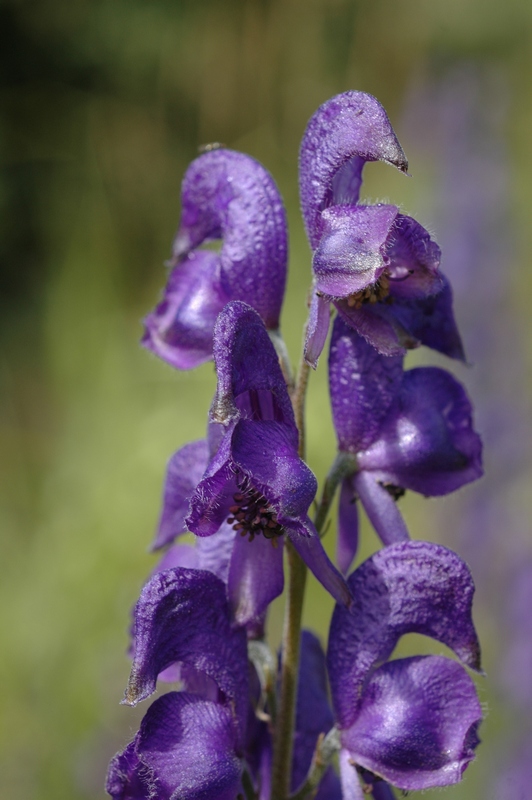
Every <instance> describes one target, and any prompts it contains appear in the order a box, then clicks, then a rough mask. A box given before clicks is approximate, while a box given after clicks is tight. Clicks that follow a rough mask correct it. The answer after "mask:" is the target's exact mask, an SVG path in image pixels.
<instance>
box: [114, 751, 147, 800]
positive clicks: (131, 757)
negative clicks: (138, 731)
mask: <svg viewBox="0 0 532 800" xmlns="http://www.w3.org/2000/svg"><path fill="white" fill-rule="evenodd" d="M153 782H154V778H153V775H152V773H151V772H150V770H149V769H146V767H145V766H144V765H142V764H141V763H140V761H139V758H138V756H137V754H136V752H135V742H130V744H128V746H127V747H126V749H125V750H124V751H123V752H122V753H117V754H116V756H115V757H114V758H113V760H112V761H111V763H110V764H109V770H108V772H107V781H106V785H105V790H106V792H107V794H110V795H111V797H112V798H113V800H149V798H150V796H151V788H152V787H153Z"/></svg>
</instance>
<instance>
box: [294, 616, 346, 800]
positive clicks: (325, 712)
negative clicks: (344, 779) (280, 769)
mask: <svg viewBox="0 0 532 800" xmlns="http://www.w3.org/2000/svg"><path fill="white" fill-rule="evenodd" d="M333 725H334V716H333V713H332V710H331V707H330V704H329V696H328V689H327V670H326V665H325V653H324V652H323V650H322V647H321V644H320V642H319V640H318V638H317V637H316V636H315V635H314V634H313V633H311V632H310V631H305V630H304V631H302V633H301V655H300V662H299V678H298V683H297V706H296V725H295V733H294V754H293V759H292V782H291V788H292V791H296V789H298V788H299V786H300V785H301V784H302V783H303V781H304V780H305V778H306V776H307V773H308V770H309V767H310V764H311V761H312V756H313V754H314V750H315V748H316V743H317V741H318V737H319V735H320V734H325V733H328V732H329V731H330V730H331V728H332V727H333ZM341 797H342V793H341V790H340V782H339V780H338V777H337V775H336V773H335V772H334V770H333V769H332V768H331V767H329V769H328V770H327V771H326V773H325V775H324V776H323V778H322V780H321V783H320V788H319V790H318V793H317V794H316V800H341Z"/></svg>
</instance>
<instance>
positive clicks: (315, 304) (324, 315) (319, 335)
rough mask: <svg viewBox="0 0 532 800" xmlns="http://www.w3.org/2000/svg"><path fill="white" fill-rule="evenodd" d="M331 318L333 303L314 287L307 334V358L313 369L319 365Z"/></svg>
mask: <svg viewBox="0 0 532 800" xmlns="http://www.w3.org/2000/svg"><path fill="white" fill-rule="evenodd" d="M330 319H331V304H330V302H329V300H327V299H326V298H325V297H322V296H321V295H319V294H318V293H317V291H316V287H315V286H313V288H312V299H311V302H310V310H309V318H308V323H307V331H306V335H305V360H306V362H307V363H308V364H310V366H311V367H312V368H313V369H316V367H317V366H318V358H319V357H320V355H321V351H322V350H323V348H324V347H325V340H326V339H327V334H328V332H329V322H330Z"/></svg>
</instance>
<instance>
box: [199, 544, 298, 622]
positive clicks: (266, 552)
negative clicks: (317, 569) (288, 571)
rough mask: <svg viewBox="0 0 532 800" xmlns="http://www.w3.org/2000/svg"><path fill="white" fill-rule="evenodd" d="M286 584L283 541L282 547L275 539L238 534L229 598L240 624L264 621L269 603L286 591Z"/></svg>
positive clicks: (233, 557)
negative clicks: (251, 538) (246, 536)
mask: <svg viewBox="0 0 532 800" xmlns="http://www.w3.org/2000/svg"><path fill="white" fill-rule="evenodd" d="M211 538H214V537H211ZM274 545H275V546H274ZM283 586H284V574H283V547H282V540H281V546H279V545H278V544H277V540H275V539H272V540H269V539H265V538H264V537H263V536H257V537H256V538H255V539H254V540H253V541H252V542H249V541H248V540H247V538H244V537H242V536H238V535H237V536H236V538H235V541H234V549H233V555H232V559H231V567H230V570H229V579H228V592H229V601H230V603H231V606H232V609H233V616H234V619H235V621H236V622H237V624H238V625H249V624H254V623H255V624H256V623H257V622H260V619H261V617H262V615H263V614H264V612H265V611H266V609H267V608H268V605H269V604H270V603H271V602H272V600H275V598H276V597H279V595H280V594H282V592H283Z"/></svg>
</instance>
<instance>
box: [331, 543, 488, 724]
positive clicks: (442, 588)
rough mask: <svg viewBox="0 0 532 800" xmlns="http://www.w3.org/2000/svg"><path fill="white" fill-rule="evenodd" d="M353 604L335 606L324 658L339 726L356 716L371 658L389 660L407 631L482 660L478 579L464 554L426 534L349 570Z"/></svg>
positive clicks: (474, 664) (474, 663) (475, 663)
mask: <svg viewBox="0 0 532 800" xmlns="http://www.w3.org/2000/svg"><path fill="white" fill-rule="evenodd" d="M348 585H349V588H350V590H351V592H352V595H353V598H354V601H353V606H352V609H351V612H350V613H349V612H347V611H346V609H344V608H342V607H341V606H337V607H336V608H335V610H334V613H333V617H332V622H331V627H330V634H329V649H328V654H327V664H328V669H329V678H330V681H331V691H332V697H333V705H334V708H335V712H336V717H337V720H338V722H339V725H340V727H341V728H348V727H350V726H351V725H352V724H353V722H354V720H355V719H356V716H357V713H358V704H359V698H360V691H361V687H362V686H363V683H364V681H365V679H366V677H367V675H368V673H369V672H370V670H371V669H372V667H373V665H374V664H376V663H378V662H383V661H385V660H386V659H387V658H388V657H389V656H390V654H391V653H392V651H393V649H394V647H395V645H396V643H397V641H398V639H399V638H400V637H401V636H403V635H404V634H405V633H421V634H424V635H425V636H431V637H432V638H434V639H437V640H438V641H440V642H442V643H443V644H446V645H447V646H448V647H450V648H451V649H452V650H454V652H455V653H456V654H457V656H458V657H459V658H460V659H461V660H462V661H463V663H464V664H466V665H467V666H469V667H471V668H472V669H479V668H480V648H479V644H478V639H477V636H476V633H475V628H474V626H473V621H472V618H471V606H472V602H473V593H474V585H473V580H472V578H471V574H470V572H469V570H468V568H467V566H466V565H465V564H464V562H463V561H462V560H461V559H460V558H459V557H458V556H457V555H456V554H455V553H453V552H452V551H451V550H447V549H446V548H445V547H441V546H440V545H435V544H431V543H429V542H413V541H408V542H402V543H401V544H395V545H391V546H390V547H385V548H384V549H382V550H380V551H379V552H377V553H375V554H374V555H373V556H371V558H369V559H368V560H367V561H365V562H364V563H363V564H362V565H361V566H360V567H358V569H356V570H355V572H354V573H353V574H352V575H351V576H350V577H349V579H348Z"/></svg>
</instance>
